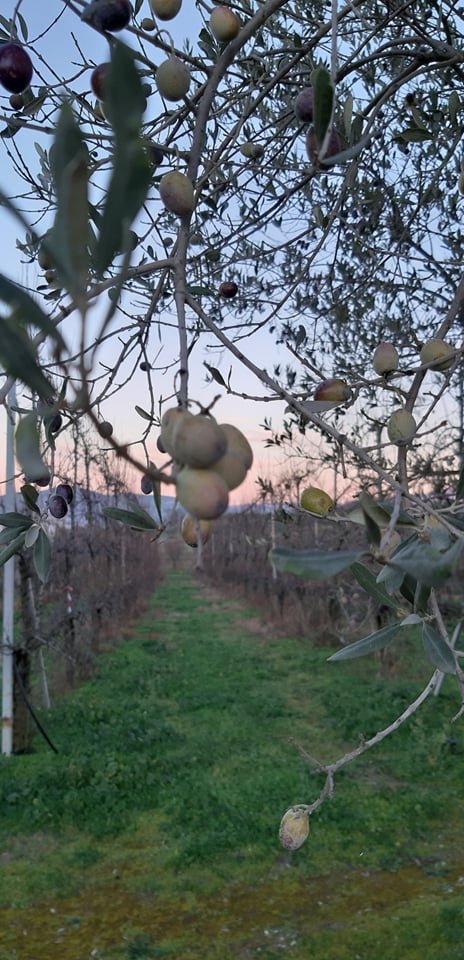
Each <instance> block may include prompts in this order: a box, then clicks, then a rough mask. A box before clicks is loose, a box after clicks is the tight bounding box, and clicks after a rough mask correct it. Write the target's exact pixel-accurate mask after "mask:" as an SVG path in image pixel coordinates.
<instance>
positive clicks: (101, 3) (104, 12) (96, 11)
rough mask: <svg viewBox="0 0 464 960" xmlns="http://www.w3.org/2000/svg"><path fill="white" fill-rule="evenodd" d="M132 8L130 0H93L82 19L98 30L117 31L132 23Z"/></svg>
mask: <svg viewBox="0 0 464 960" xmlns="http://www.w3.org/2000/svg"><path fill="white" fill-rule="evenodd" d="M131 14H132V8H131V5H130V3H129V0H92V3H88V4H87V6H86V7H85V9H84V12H83V14H82V19H83V20H85V21H86V22H87V23H90V24H91V26H92V27H95V29H96V30H103V31H104V32H105V33H106V32H107V33H116V32H117V31H118V30H124V27H127V25H128V24H129V23H130V18H131Z"/></svg>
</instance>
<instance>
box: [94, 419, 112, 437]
mask: <svg viewBox="0 0 464 960" xmlns="http://www.w3.org/2000/svg"><path fill="white" fill-rule="evenodd" d="M98 432H99V434H100V436H101V437H103V439H104V440H108V438H109V437H111V435H112V433H113V424H112V423H110V422H109V421H108V420H102V422H101V423H99V424H98Z"/></svg>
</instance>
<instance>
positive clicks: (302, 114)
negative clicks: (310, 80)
mask: <svg viewBox="0 0 464 960" xmlns="http://www.w3.org/2000/svg"><path fill="white" fill-rule="evenodd" d="M294 110H295V116H296V118H297V120H301V122H302V123H312V122H313V114H314V92H313V88H312V87H303V89H302V90H300V92H299V94H298V96H297V98H296V100H295V103H294Z"/></svg>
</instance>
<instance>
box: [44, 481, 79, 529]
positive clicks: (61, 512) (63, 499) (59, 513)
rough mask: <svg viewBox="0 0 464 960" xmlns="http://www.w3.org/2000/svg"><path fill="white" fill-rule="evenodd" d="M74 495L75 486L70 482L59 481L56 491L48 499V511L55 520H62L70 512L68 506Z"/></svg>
mask: <svg viewBox="0 0 464 960" xmlns="http://www.w3.org/2000/svg"><path fill="white" fill-rule="evenodd" d="M73 497H74V493H73V488H72V487H71V485H70V484H69V483H59V484H58V485H57V487H56V489H55V493H54V494H52V496H51V497H49V499H48V512H49V514H50V516H52V517H55V520H62V519H63V517H65V516H66V514H67V512H68V507H69V505H70V504H71V503H72V500H73Z"/></svg>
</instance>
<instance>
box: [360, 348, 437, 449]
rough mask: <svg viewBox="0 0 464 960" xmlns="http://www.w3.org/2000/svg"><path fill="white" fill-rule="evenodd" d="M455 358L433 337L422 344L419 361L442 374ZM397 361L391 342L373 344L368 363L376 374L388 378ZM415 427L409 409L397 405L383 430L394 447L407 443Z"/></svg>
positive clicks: (398, 362)
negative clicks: (371, 355) (371, 354)
mask: <svg viewBox="0 0 464 960" xmlns="http://www.w3.org/2000/svg"><path fill="white" fill-rule="evenodd" d="M454 361H455V351H454V348H453V347H452V346H451V345H450V344H449V343H446V340H441V339H439V338H438V337H435V338H433V339H431V340H427V342H426V343H424V344H422V347H421V350H420V362H421V364H424V365H427V367H428V369H430V370H437V371H439V372H441V373H445V372H446V371H447V370H449V369H450V367H452V366H453V364H454ZM399 364H400V356H399V353H398V351H397V349H396V347H395V345H394V344H393V343H387V342H382V343H379V345H378V346H377V347H376V349H375V351H374V355H373V358H372V365H373V367H374V370H375V372H376V373H377V374H378V375H379V376H383V377H388V376H389V375H390V374H392V373H395V371H396V370H398V367H399ZM416 430H417V423H416V421H415V418H414V417H413V415H412V413H411V412H410V410H407V409H406V407H400V409H399V410H395V411H394V413H392V415H391V417H390V419H389V421H388V423H387V433H388V437H389V440H390V441H391V443H395V444H397V445H398V446H402V445H404V444H407V443H410V442H411V440H412V438H413V437H414V435H415V433H416Z"/></svg>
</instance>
